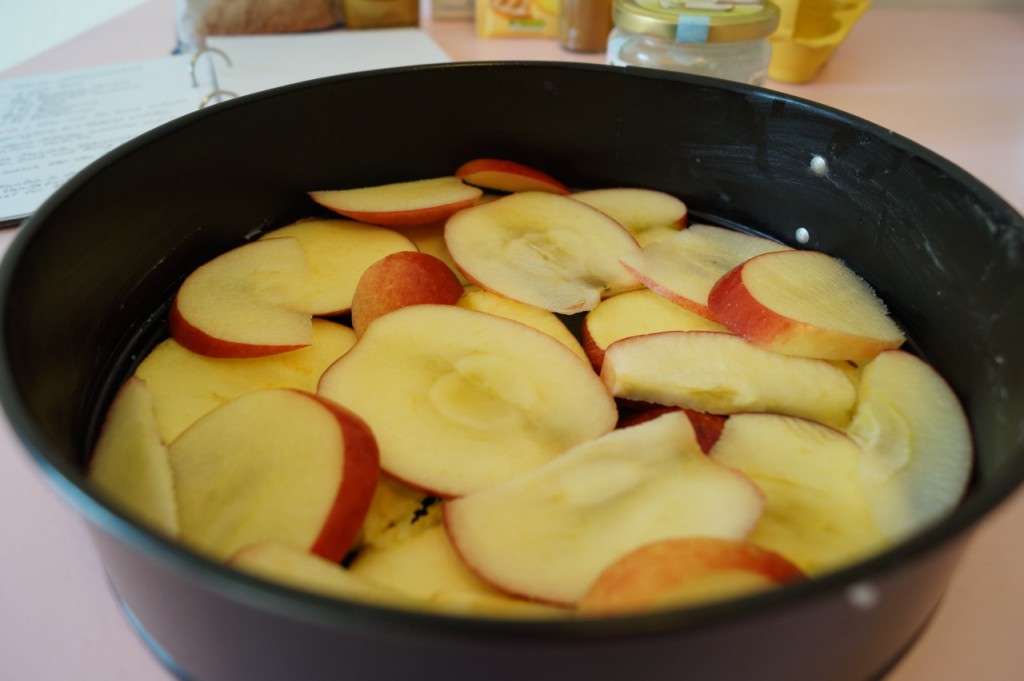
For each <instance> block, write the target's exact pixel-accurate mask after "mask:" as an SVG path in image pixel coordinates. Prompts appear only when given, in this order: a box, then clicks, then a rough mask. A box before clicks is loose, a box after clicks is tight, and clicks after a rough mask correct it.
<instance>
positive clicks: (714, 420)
mask: <svg viewBox="0 0 1024 681" xmlns="http://www.w3.org/2000/svg"><path fill="white" fill-rule="evenodd" d="M673 411H681V412H683V413H684V414H686V417H687V418H688V419H690V425H692V426H693V432H694V433H695V434H696V436H697V443H698V444H699V445H700V448H701V451H703V452H704V453H705V454H707V453H708V452H709V451H711V448H712V447H713V446H714V444H715V442H716V441H717V440H718V436H719V435H721V433H722V427H723V426H724V425H725V419H726V418H728V417H726V416H721V415H719V414H708V413H706V412H702V411H694V410H693V409H683V408H682V407H653V408H649V409H645V410H643V411H637V412H633V413H629V414H624V415H623V416H622V417H621V418H620V419H619V426H618V427H619V428H629V427H630V426H638V425H640V424H641V423H644V422H645V421H650V420H652V419H656V418H658V417H659V416H661V415H662V414H667V413H669V412H673Z"/></svg>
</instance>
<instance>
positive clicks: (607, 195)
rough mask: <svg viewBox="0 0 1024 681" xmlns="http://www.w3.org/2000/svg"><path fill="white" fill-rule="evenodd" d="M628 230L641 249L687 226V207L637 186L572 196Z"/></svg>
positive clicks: (670, 198) (673, 197)
mask: <svg viewBox="0 0 1024 681" xmlns="http://www.w3.org/2000/svg"><path fill="white" fill-rule="evenodd" d="M570 197H571V198H573V199H575V200H576V201H582V202H583V203H585V204H587V205H588V206H592V207H594V208H596V209H598V210H599V211H601V212H602V213H604V214H605V215H608V216H609V217H611V218H613V219H614V220H615V221H616V222H618V223H619V224H620V225H622V226H623V227H625V228H626V229H627V230H629V233H630V234H632V235H633V236H634V237H635V238H636V240H637V243H639V244H640V245H641V246H646V245H647V244H651V243H654V242H656V241H661V240H662V239H664V238H666V237H668V236H670V235H672V234H675V233H677V232H678V231H679V230H681V229H683V227H685V226H686V204H685V203H683V201H682V200H680V199H679V198H677V197H675V196H672V195H671V194H667V193H665V192H660V191H655V190H653V189H642V188H637V187H611V188H608V189H588V190H586V191H581V192H576V193H574V194H571V195H570Z"/></svg>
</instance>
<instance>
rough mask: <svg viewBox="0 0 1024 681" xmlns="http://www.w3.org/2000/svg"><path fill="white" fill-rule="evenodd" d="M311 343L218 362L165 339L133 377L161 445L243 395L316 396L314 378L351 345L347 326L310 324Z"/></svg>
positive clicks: (351, 335) (352, 335) (353, 338)
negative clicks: (146, 398)
mask: <svg viewBox="0 0 1024 681" xmlns="http://www.w3.org/2000/svg"><path fill="white" fill-rule="evenodd" d="M312 329H313V342H312V343H311V344H310V345H309V346H308V347H304V348H300V349H298V350H292V351H291V352H282V353H278V354H276V355H268V356H266V357H249V358H244V359H224V358H221V357H207V356H205V355H199V354H196V353H194V352H192V351H190V350H188V349H186V348H184V347H183V346H182V345H181V344H180V343H178V342H177V341H176V340H174V339H173V338H168V339H166V340H164V341H162V342H161V343H160V344H158V345H157V346H156V347H155V348H153V350H151V351H150V353H149V354H148V355H146V357H145V358H144V359H143V360H142V362H141V363H140V364H139V366H138V367H137V368H136V370H135V376H138V377H139V378H141V379H143V380H145V381H146V384H147V385H148V386H149V391H150V393H151V394H152V396H153V409H154V411H155V413H156V421H157V425H158V427H159V429H160V435H161V437H162V438H163V441H164V442H171V441H172V440H173V439H174V438H176V437H177V436H178V435H179V434H180V433H181V431H183V430H185V428H187V427H188V426H190V425H192V423H194V422H195V421H196V420H197V419H198V418H199V417H200V416H202V415H203V414H205V413H207V412H209V411H212V410H213V409H215V408H216V407H219V406H220V405H222V404H224V403H225V402H227V401H229V400H232V399H234V398H236V397H240V396H242V395H244V394H245V393H249V392H253V391H256V390H265V389H267V388H296V389H298V390H305V391H307V392H316V386H317V382H318V381H319V380H320V375H321V374H322V373H323V372H324V370H325V369H327V367H328V366H330V365H331V363H333V362H334V361H335V360H336V359H338V357H341V356H342V355H343V354H345V353H346V352H348V350H349V349H350V348H351V347H352V346H353V345H355V342H356V334H355V333H354V332H353V331H352V329H350V328H349V327H347V326H343V325H342V324H338V323H336V322H332V321H328V320H326V319H319V318H314V319H313V325H312Z"/></svg>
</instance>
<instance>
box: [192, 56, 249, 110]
mask: <svg viewBox="0 0 1024 681" xmlns="http://www.w3.org/2000/svg"><path fill="white" fill-rule="evenodd" d="M207 53H210V54H215V55H217V56H219V57H220V58H221V59H223V60H224V62H225V63H226V64H227V65H228V66H232V64H231V57H229V56H228V55H227V54H226V53H225V52H224V51H223V50H218V49H217V48H216V47H203V48H201V49H199V50H197V51H196V52H195V54H193V55H192V59H190V60H189V67H188V72H189V76H190V77H191V78H192V87H199V79H198V78H196V65H197V64H198V63H199V59H200V58H201V57H202V56H203V55H204V54H207ZM210 79H211V80H212V81H213V90H211V91H210V92H209V94H207V95H206V96H205V97H203V98H202V99H201V100H199V108H200V109H202V108H203V107H205V106H206V105H207V104H210V103H211V102H213V103H216V102H219V101H221V100H222V99H223V98H225V97H237V96H238V94H237V93H235V92H232V91H230V90H225V89H223V88H221V87H220V84H219V83H218V82H217V70H216V69H215V68H214V67H213V65H212V64H211V65H210Z"/></svg>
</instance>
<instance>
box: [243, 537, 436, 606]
mask: <svg viewBox="0 0 1024 681" xmlns="http://www.w3.org/2000/svg"><path fill="white" fill-rule="evenodd" d="M226 563H227V565H229V566H231V567H233V568H235V569H236V570H240V571H242V572H245V573H248V574H250V575H253V576H255V577H259V578H260V579H264V580H267V581H269V582H275V583H277V584H281V585H283V586H288V587H291V588H293V589H299V590H302V591H308V592H310V593H314V594H317V595H320V596H330V597H332V598H341V599H351V600H356V601H362V602H364V603H375V604H378V605H380V604H387V605H393V606H405V607H414V606H415V605H416V601H415V600H414V599H411V598H408V597H407V596H405V595H403V594H402V593H401V592H399V591H397V590H393V589H388V588H386V587H384V586H381V585H380V584H376V583H373V582H369V581H366V580H364V579H361V578H359V577H357V576H355V575H353V574H352V573H351V572H350V571H348V570H346V569H345V568H343V567H342V566H341V565H339V564H338V563H335V562H332V561H329V560H327V559H326V558H322V557H320V556H318V555H316V554H314V553H310V552H308V551H303V550H301V549H297V548H295V547H294V546H292V545H290V544H285V543H283V542H280V541H262V542H257V543H254V544H249V545H248V546H245V547H243V548H241V549H239V550H238V551H237V552H235V554H234V555H232V556H231V557H230V558H228V560H227V561H226Z"/></svg>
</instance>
